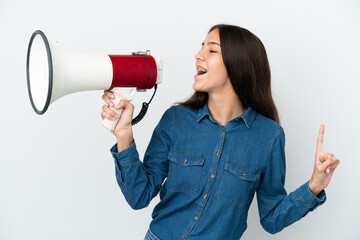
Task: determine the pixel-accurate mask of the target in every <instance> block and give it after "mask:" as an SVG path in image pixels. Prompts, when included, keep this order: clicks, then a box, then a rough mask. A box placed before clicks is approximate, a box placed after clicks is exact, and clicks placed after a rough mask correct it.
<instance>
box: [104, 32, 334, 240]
mask: <svg viewBox="0 0 360 240" xmlns="http://www.w3.org/2000/svg"><path fill="white" fill-rule="evenodd" d="M195 59H196V71H197V73H196V75H195V81H194V84H193V89H194V90H195V94H194V95H193V96H192V97H191V98H190V99H189V100H187V101H185V102H184V103H181V104H178V105H177V106H173V107H171V108H169V109H168V110H167V111H166V112H165V113H164V115H163V116H162V118H161V120H160V122H159V124H158V125H157V126H156V128H155V130H154V133H153V135H152V138H151V141H150V143H149V146H148V148H147V150H146V153H145V156H144V160H143V162H141V161H140V160H139V156H138V152H137V150H136V145H135V142H134V140H133V134H132V127H131V120H132V115H133V111H134V107H133V105H132V104H130V103H129V102H127V101H120V102H119V103H118V104H117V106H116V108H118V109H121V108H122V109H123V113H122V114H121V116H120V119H119V122H118V124H117V126H116V128H115V130H114V132H113V134H114V135H115V137H116V140H117V144H115V145H114V146H113V147H112V149H111V153H112V155H113V157H114V159H115V165H116V177H117V181H118V184H119V186H120V188H121V191H122V192H123V194H124V196H125V198H126V200H127V202H128V203H129V205H130V206H131V207H132V208H133V209H140V208H144V207H146V206H148V204H149V203H150V201H151V199H153V198H154V197H155V196H156V195H157V194H158V193H159V191H160V199H161V201H160V202H159V203H158V205H157V206H156V207H155V209H154V211H153V214H152V217H153V220H152V222H151V224H150V228H149V230H148V232H147V234H146V237H145V238H146V239H166V240H168V239H191V240H195V239H240V237H241V236H242V234H243V232H244V231H245V229H246V226H247V225H246V220H247V213H248V210H249V207H250V204H251V201H252V199H253V196H254V193H255V192H256V193H257V201H258V207H259V213H260V221H261V224H262V226H263V228H264V229H265V230H266V231H268V232H270V233H276V232H279V231H281V230H282V229H283V228H284V227H286V226H289V225H290V224H292V223H294V222H295V221H297V220H299V219H300V218H302V217H303V216H305V215H306V214H307V213H308V212H309V211H312V210H314V209H315V208H316V207H318V206H319V205H321V204H322V203H324V201H325V199H326V196H325V192H324V188H326V187H327V186H328V184H329V182H330V180H331V177H332V175H333V173H334V170H335V168H336V167H337V166H338V164H339V160H338V159H337V158H336V157H335V156H334V155H333V154H330V153H324V152H323V135H324V126H323V125H321V126H320V131H319V136H318V141H317V150H316V156H315V167H314V171H313V174H312V177H311V179H310V181H308V182H306V183H304V184H303V185H302V186H300V187H299V188H298V189H296V190H295V191H294V192H292V193H290V194H289V195H288V194H287V193H286V191H285V189H284V181H285V152H284V145H285V135H284V131H283V129H282V127H281V126H280V125H279V117H278V114H277V110H276V107H275V104H274V101H273V99H272V96H271V86H270V85H271V84H270V68H269V63H268V60H267V55H266V52H265V48H264V46H263V44H262V43H261V41H260V40H259V39H258V38H257V37H256V36H255V35H254V34H252V33H251V32H249V31H248V30H246V29H243V28H240V27H237V26H231V25H216V26H214V27H212V28H211V29H210V31H209V34H208V35H207V37H206V39H205V40H204V42H203V43H202V47H201V50H200V51H199V52H198V53H197V54H196V55H195ZM112 98H113V95H112V93H111V92H109V91H105V93H104V95H103V99H104V100H105V102H106V103H107V104H108V105H112V103H111V99H112ZM101 116H102V118H108V119H114V118H118V117H119V116H116V115H115V113H114V112H113V111H112V110H110V108H109V107H108V106H106V105H105V106H103V111H102V113H101ZM165 179H166V181H165V182H164V180H165Z"/></svg>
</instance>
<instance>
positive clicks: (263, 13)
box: [0, 0, 360, 240]
mask: <svg viewBox="0 0 360 240" xmlns="http://www.w3.org/2000/svg"><path fill="white" fill-rule="evenodd" d="M217 23H228V24H235V25H239V26H242V27H245V28H247V29H249V30H250V31H252V32H253V33H254V34H255V35H257V36H258V37H259V38H260V39H261V40H262V42H263V43H264V45H265V47H266V49H267V53H268V57H269V61H270V66H271V70H272V86H273V96H274V99H275V101H276V104H277V107H278V109H279V112H280V117H281V123H282V126H283V127H284V129H285V133H286V156H287V178H286V189H287V191H288V192H291V191H293V190H294V189H296V188H297V187H298V186H300V185H301V184H303V183H304V182H305V181H307V180H308V179H309V178H310V176H311V173H312V169H313V164H314V154H315V147H316V137H317V133H318V128H319V126H320V124H321V123H324V124H325V125H326V131H325V151H328V152H333V153H335V154H336V156H338V158H339V159H341V164H340V166H339V168H338V169H337V170H336V172H335V174H334V177H333V180H332V182H331V184H330V186H329V187H328V188H327V197H328V200H327V202H326V203H325V204H324V205H323V206H321V207H319V208H318V209H317V210H316V211H315V212H312V213H310V214H309V215H307V216H306V217H305V218H304V219H302V220H300V221H299V222H296V223H295V224H293V225H292V226H290V227H288V228H286V229H284V230H283V231H282V232H280V233H278V234H276V235H270V234H268V233H266V232H265V231H264V230H263V229H262V228H261V225H260V224H259V217H258V211H257V206H256V201H254V202H253V205H252V206H251V209H250V212H249V219H248V230H247V231H246V232H245V234H244V236H243V238H242V239H293V240H297V239H298V240H303V239H318V240H321V239H327V240H332V239H334V240H335V239H336V240H337V239H347V240H355V239H359V237H360V228H359V224H358V215H359V213H360V207H359V199H360V190H359V183H360V181H359V169H360V163H359V160H360V159H359V154H358V150H359V149H358V148H359V140H358V139H359V138H358V136H359V133H360V131H359V130H360V127H359V121H360V114H359V102H360V96H359V94H358V92H359V90H358V89H359V80H360V68H359V56H360V3H359V1H357V0H353V1H351V0H347V1H345V0H342V1H340V0H339V1H334V0H327V1H310V0H306V1H304V0H302V1H285V0H284V1H280V0H279V1H209V0H207V1H176V2H175V1H146V0H141V1H140V0H139V1H131V2H130V1H119V0H117V1H73V0H63V1H49V0H32V1H28V0H1V1H0V76H1V80H0V89H1V93H0V109H1V114H0V143H1V144H0V239H3V240H12V239H16V240H17V239H21V240H22V239H26V240H28V239H29V240H30V239H37V240H39V239H40V240H42V239H59V240H60V239H76V240H78V239H86V240H91V239H107V240H111V239H143V237H144V235H145V232H146V230H147V228H148V225H149V223H150V221H151V213H152V209H153V208H154V206H155V205H156V203H157V202H158V201H159V198H158V197H156V198H155V199H154V200H153V201H152V202H151V204H150V206H149V207H147V208H146V209H142V210H138V211H134V210H132V209H131V208H130V207H129V206H128V205H127V203H126V202H125V200H124V197H123V195H122V193H121V191H120V189H119V187H118V186H117V184H116V180H115V175H114V163H113V159H112V157H111V155H110V153H109V148H110V147H111V146H112V145H113V144H114V137H113V136H112V134H110V133H108V132H107V131H106V130H105V129H104V128H103V127H102V125H101V124H100V112H101V106H102V105H103V101H102V100H101V95H102V91H100V90H99V91H89V92H82V93H76V94H72V95H69V96H66V97H63V98H61V99H59V100H58V101H56V102H55V103H53V104H52V105H51V106H50V107H49V109H48V111H47V112H46V114H45V115H42V116H40V115H37V114H35V112H34V111H33V109H32V107H31V105H30V101H29V98H28V93H27V85H26V74H25V69H26V68H25V64H26V52H27V46H28V42H29V39H30V36H31V34H32V33H33V32H34V31H35V30H37V29H41V30H43V31H44V32H45V34H46V35H47V37H48V39H49V40H50V41H51V42H53V43H54V44H57V45H58V46H61V47H62V48H64V49H68V50H72V51H77V52H84V53H102V54H106V53H109V54H129V53H131V52H132V51H136V50H146V49H150V50H151V51H152V54H153V55H154V56H161V57H163V58H164V59H165V61H166V62H165V73H164V82H163V84H161V85H160V86H159V89H158V94H157V95H156V97H155V99H154V101H153V103H152V104H151V106H150V109H149V113H148V115H147V116H146V118H145V120H143V122H141V123H140V124H139V125H137V126H135V127H134V132H135V139H136V141H137V145H138V150H139V152H140V155H141V156H143V154H144V151H145V149H146V146H147V144H148V142H149V139H150V137H151V134H152V131H153V129H154V127H155V125H156V124H157V122H158V121H159V119H160V117H161V115H162V114H163V112H164V111H165V110H166V109H167V108H168V107H169V106H171V104H173V103H175V102H177V101H181V100H184V99H186V98H187V97H188V96H190V95H191V94H192V88H191V86H192V82H193V75H194V74H195V61H194V54H195V53H196V52H197V51H198V50H199V49H200V46H201V42H202V41H203V40H204V38H205V37H206V34H207V31H208V30H209V28H210V27H211V26H212V25H214V24H217ZM151 93H152V91H149V92H147V93H138V94H137V95H136V96H135V100H134V105H135V107H136V108H137V109H139V107H140V106H141V102H142V101H146V100H147V99H148V98H149V97H150V95H151ZM137 111H138V110H137Z"/></svg>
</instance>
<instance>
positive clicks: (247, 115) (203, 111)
mask: <svg viewBox="0 0 360 240" xmlns="http://www.w3.org/2000/svg"><path fill="white" fill-rule="evenodd" d="M256 114H257V112H256V111H255V110H254V109H252V108H251V107H250V106H249V107H248V109H247V110H246V111H245V112H244V113H243V114H241V115H240V116H238V117H236V118H234V119H233V120H235V121H237V120H239V118H241V119H242V120H243V121H244V123H245V125H246V127H247V128H250V127H251V125H252V123H253V121H254V119H255V117H256ZM205 116H209V117H211V113H210V110H209V107H208V105H207V103H205V105H204V106H203V107H202V108H200V109H199V110H198V114H197V121H198V122H200V121H201V120H202V119H203V118H204V117H205Z"/></svg>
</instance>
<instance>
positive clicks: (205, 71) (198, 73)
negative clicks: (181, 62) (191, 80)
mask: <svg viewBox="0 0 360 240" xmlns="http://www.w3.org/2000/svg"><path fill="white" fill-rule="evenodd" d="M196 72H197V75H204V74H205V73H207V70H206V69H205V68H202V67H197V68H196Z"/></svg>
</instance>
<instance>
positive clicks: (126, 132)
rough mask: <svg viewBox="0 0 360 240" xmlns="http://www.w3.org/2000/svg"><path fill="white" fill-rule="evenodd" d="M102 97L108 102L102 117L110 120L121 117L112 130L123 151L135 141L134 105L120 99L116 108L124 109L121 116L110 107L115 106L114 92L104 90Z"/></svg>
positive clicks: (119, 148)
mask: <svg viewBox="0 0 360 240" xmlns="http://www.w3.org/2000/svg"><path fill="white" fill-rule="evenodd" d="M102 99H103V100H104V101H105V102H106V104H107V105H104V106H103V107H102V112H101V118H102V119H104V118H107V119H109V120H115V119H119V118H120V119H119V121H118V123H117V124H116V126H115V129H114V131H113V132H112V133H113V134H114V135H115V137H116V140H117V142H118V151H119V152H120V151H122V150H124V149H125V148H127V147H129V146H130V145H131V144H132V142H133V133H132V125H131V122H132V118H133V114H134V105H132V104H131V103H130V102H128V101H126V100H123V99H122V100H120V102H119V103H115V104H116V105H115V108H116V109H122V110H123V111H122V113H121V115H120V116H117V114H116V113H115V112H114V111H113V110H111V108H110V107H114V103H113V102H112V99H115V96H114V94H113V93H112V92H111V91H107V90H105V91H104V95H103V96H102Z"/></svg>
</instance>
